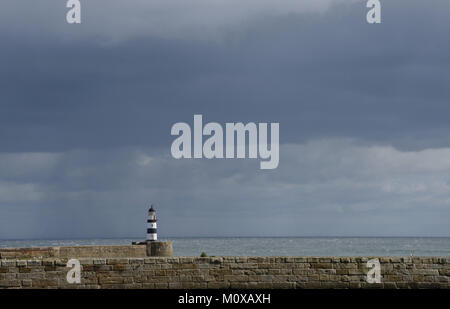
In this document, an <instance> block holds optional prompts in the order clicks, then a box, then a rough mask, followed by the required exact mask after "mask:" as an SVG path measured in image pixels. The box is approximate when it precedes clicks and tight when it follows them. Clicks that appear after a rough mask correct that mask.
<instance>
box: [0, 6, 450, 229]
mask: <svg viewBox="0 0 450 309" xmlns="http://www.w3.org/2000/svg"><path fill="white" fill-rule="evenodd" d="M174 1H175V0H174ZM191 1H193V2H196V3H197V4H198V3H201V2H202V1H203V0H191ZM229 1H230V2H228V4H227V2H226V1H218V3H219V2H220V3H221V5H222V6H219V7H218V8H217V7H216V8H214V7H213V8H209V9H205V8H204V3H203V5H198V6H195V9H193V7H194V6H193V7H190V6H186V7H183V9H180V7H179V6H180V5H181V2H177V1H175V2H167V1H156V0H155V1H149V2H148V3H143V2H141V1H137V2H136V3H134V2H133V1H130V3H131V4H129V5H128V6H127V7H126V8H124V7H123V2H122V1H116V0H111V1H109V2H107V3H109V6H107V5H105V6H101V5H100V4H99V2H86V3H84V2H83V5H85V6H84V7H83V12H84V13H83V14H84V15H83V16H84V17H83V18H84V19H83V24H82V25H79V26H76V25H67V24H65V20H64V14H65V11H66V9H65V7H64V6H63V5H60V2H61V1H51V0H46V1H43V2H42V3H43V4H42V6H37V7H36V10H34V11H33V13H32V14H31V13H30V12H29V11H27V10H26V8H27V7H28V6H27V5H26V3H28V5H29V4H30V3H31V2H30V1H28V2H27V1H24V2H17V1H7V2H6V4H4V10H2V11H1V13H0V17H1V18H0V25H1V26H2V27H1V28H0V29H1V30H0V39H1V47H2V48H1V49H0V87H1V92H0V108H1V113H0V142H1V144H0V146H1V148H0V152H1V154H0V159H1V160H0V238H2V237H3V238H6V237H11V238H14V237H86V236H104V237H115V236H129V235H140V233H141V230H142V229H141V225H142V216H143V214H144V215H145V210H146V209H145V208H146V205H145V203H146V202H147V201H157V202H158V204H159V205H160V206H159V208H158V213H159V214H161V218H162V219H161V220H163V221H162V223H163V224H162V227H161V229H162V230H161V231H162V232H163V233H164V234H165V235H178V236H183V235H204V236H208V235H209V236H211V235H230V231H229V230H227V228H228V222H233V224H234V226H235V229H234V232H235V233H237V234H241V235H243V234H244V235H274V234H276V235H423V236H426V235H448V233H449V230H448V227H449V226H450V224H449V222H448V220H449V219H448V218H450V216H449V215H448V211H449V207H448V206H449V203H450V200H449V198H448V192H449V187H448V183H449V179H448V176H447V175H448V172H449V166H450V165H449V162H448V159H447V158H448V157H449V156H448V151H449V150H448V147H449V145H450V122H449V121H448V115H449V114H450V104H449V99H450V88H449V87H448V85H449V84H450V70H449V69H450V41H449V40H448V33H447V32H448V29H449V26H450V21H449V19H448V13H449V12H450V3H449V2H448V1H444V0H436V1H431V2H424V1H406V0H405V1H396V0H391V1H383V9H382V14H383V15H382V20H383V23H382V24H381V25H368V24H366V22H365V14H366V10H367V9H366V8H365V2H364V1H332V0H330V1H327V0H322V1H312V0H311V1H310V0H308V1H303V2H301V1H289V0H286V1H284V2H283V5H281V4H280V3H279V2H278V1H256V2H255V1H253V0H248V1H245V2H242V1H240V2H239V3H242V5H243V7H241V6H237V5H236V4H237V2H236V1H235V0H229ZM138 2H139V3H138ZM57 3H59V4H58V5H59V6H57V5H56V4H57ZM133 3H134V4H133ZM257 3H258V4H257ZM274 3H275V4H274ZM132 4H133V5H132ZM2 5H3V4H2ZM102 9H104V10H106V11H102ZM274 11H276V12H275V13H274ZM22 14H23V15H22ZM165 14H167V15H165ZM20 16H23V17H22V18H20ZM111 16H112V17H111ZM114 16H115V17H114ZM194 113H198V114H203V115H204V118H205V121H217V122H221V123H223V122H231V121H239V122H241V121H242V122H246V121H255V122H280V127H281V128H280V139H281V143H282V144H283V145H282V147H281V151H280V155H281V159H280V166H279V168H278V169H277V170H274V171H270V172H263V171H260V170H259V169H258V166H257V162H256V161H252V160H231V161H220V160H213V161H203V160H198V161H194V160H193V161H190V160H181V161H177V160H174V159H172V158H171V157H169V149H170V143H171V142H172V140H173V137H171V136H170V127H171V125H172V124H173V123H175V122H179V121H184V122H189V123H192V117H193V114H194ZM431 147H433V148H432V149H431ZM436 147H438V148H439V147H440V148H441V149H435V148H436ZM87 214H89V215H87ZM269 220H270V221H271V222H272V224H273V226H274V231H268V230H267V228H266V224H267V222H268V221H269Z"/></svg>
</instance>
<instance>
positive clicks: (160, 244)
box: [147, 240, 173, 256]
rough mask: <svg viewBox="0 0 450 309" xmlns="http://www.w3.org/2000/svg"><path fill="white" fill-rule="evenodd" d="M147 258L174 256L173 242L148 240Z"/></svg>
mask: <svg viewBox="0 0 450 309" xmlns="http://www.w3.org/2000/svg"><path fill="white" fill-rule="evenodd" d="M147 256H173V248H172V242H171V241H151V240H147Z"/></svg>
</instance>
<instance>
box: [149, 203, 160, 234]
mask: <svg viewBox="0 0 450 309" xmlns="http://www.w3.org/2000/svg"><path fill="white" fill-rule="evenodd" d="M156 240H158V234H157V232H156V212H155V210H154V209H153V205H151V207H150V209H149V210H148V217H147V241H156Z"/></svg>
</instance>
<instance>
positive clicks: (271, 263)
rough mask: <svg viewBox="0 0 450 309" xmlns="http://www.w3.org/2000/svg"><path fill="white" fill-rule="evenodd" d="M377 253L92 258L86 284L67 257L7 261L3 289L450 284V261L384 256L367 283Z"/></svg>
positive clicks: (86, 264)
mask: <svg viewBox="0 0 450 309" xmlns="http://www.w3.org/2000/svg"><path fill="white" fill-rule="evenodd" d="M372 258H376V257H370V258H369V257H207V258H201V257H146V258H140V257H109V256H104V257H86V258H79V261H80V264H81V265H82V275H81V283H80V284H69V283H67V281H66V275H67V271H68V270H69V268H68V267H66V263H67V259H60V258H58V257H55V258H50V257H45V258H42V259H39V258H36V257H34V258H33V259H30V260H23V259H14V258H13V259H11V258H7V259H1V260H0V261H1V264H0V288H109V289H110V288H133V289H136V288H151V289H154V288H199V289H200V288H211V289H214V288H250V289H252V288H253V289H254V288H338V289H340V288H366V289H371V288H385V289H397V288H447V289H448V288H450V260H449V259H447V258H441V257H413V258H411V257H381V258H379V260H380V263H381V275H382V283H380V284H370V283H367V282H366V276H367V272H368V270H369V269H368V268H367V265H366V263H367V261H368V260H369V259H372Z"/></svg>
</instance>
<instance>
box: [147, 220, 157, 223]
mask: <svg viewBox="0 0 450 309" xmlns="http://www.w3.org/2000/svg"><path fill="white" fill-rule="evenodd" d="M155 222H156V219H147V223H155Z"/></svg>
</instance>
